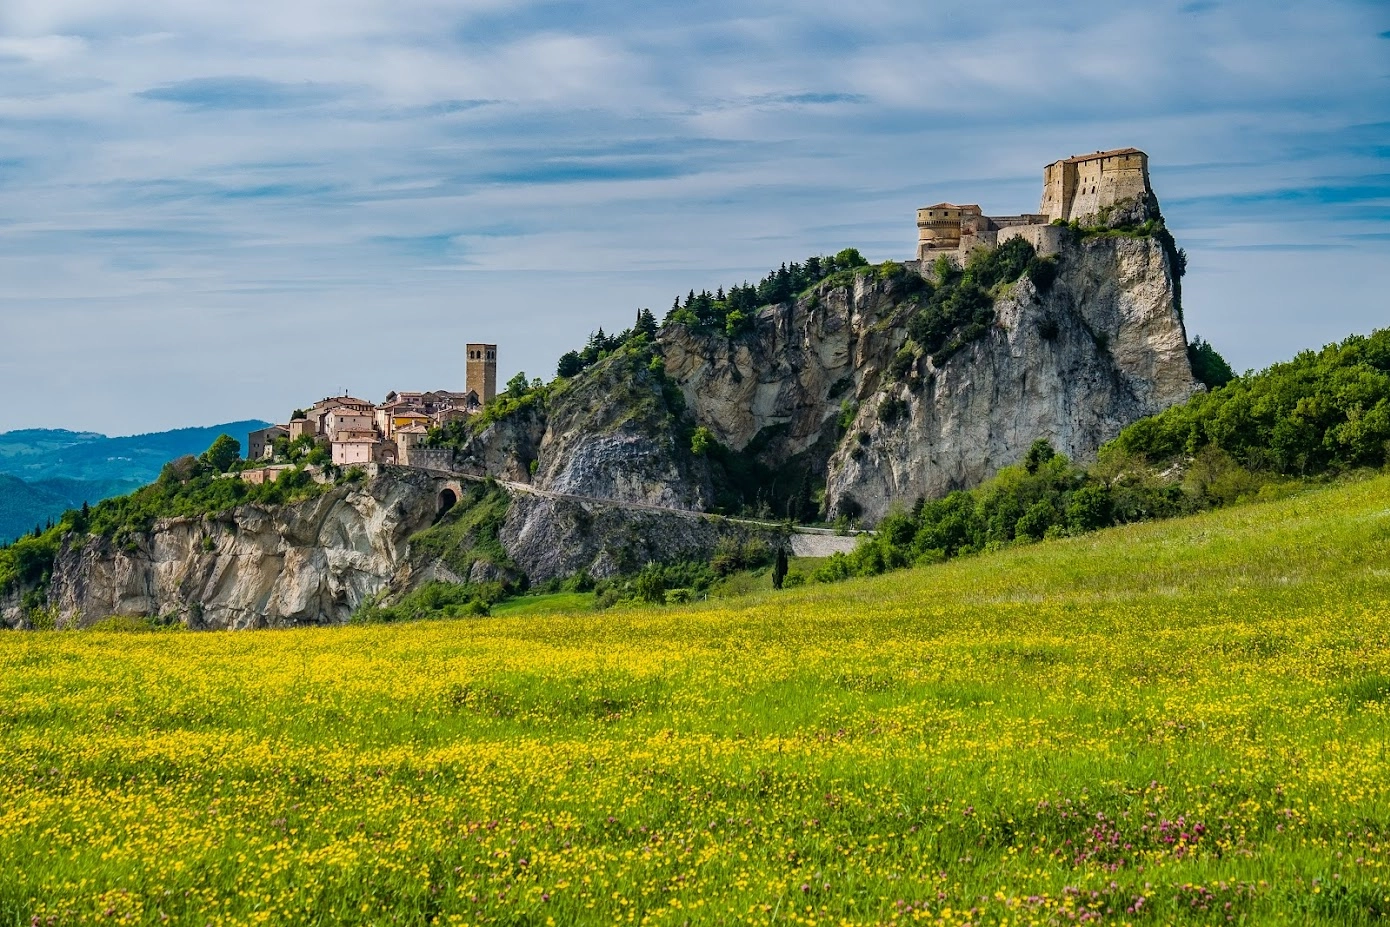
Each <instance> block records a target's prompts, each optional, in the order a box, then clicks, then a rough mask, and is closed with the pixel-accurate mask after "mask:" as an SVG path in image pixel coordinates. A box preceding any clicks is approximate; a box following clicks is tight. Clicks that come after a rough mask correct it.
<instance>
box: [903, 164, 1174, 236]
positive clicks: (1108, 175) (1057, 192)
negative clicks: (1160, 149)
mask: <svg viewBox="0 0 1390 927" xmlns="http://www.w3.org/2000/svg"><path fill="white" fill-rule="evenodd" d="M1151 195H1152V190H1151V188H1150V187H1149V156H1148V155H1146V154H1144V152H1142V151H1140V150H1139V149H1137V148H1117V149H1115V150H1114V151H1097V152H1096V153H1095V154H1088V155H1076V156H1074V157H1071V158H1064V159H1062V160H1061V161H1054V162H1052V163H1051V164H1049V165H1047V167H1045V168H1043V195H1042V205H1041V206H1040V207H1039V209H1040V211H1039V212H1036V213H1024V214H1022V215H1017V216H986V215H985V214H984V213H983V211H982V210H981V209H980V207H979V206H975V205H969V206H957V205H955V204H954V203H937V204H936V205H935V206H924V207H922V208H921V209H919V210H917V259H918V260H919V261H923V260H931V259H932V258H934V257H936V256H937V255H940V254H956V255H958V256H961V257H964V256H965V255H966V254H969V253H970V252H971V251H973V250H974V249H975V248H980V247H984V248H997V247H998V246H999V245H1002V244H1003V243H1004V242H1006V241H1008V240H1009V239H1011V238H1023V239H1026V240H1027V241H1028V242H1029V244H1031V245H1032V246H1033V247H1034V248H1035V249H1037V251H1038V253H1039V254H1053V253H1055V252H1056V251H1057V250H1058V249H1059V247H1060V246H1061V235H1062V232H1061V229H1060V228H1058V227H1057V226H1054V225H1053V224H1052V223H1053V222H1056V221H1059V220H1060V221H1061V222H1071V221H1073V220H1084V219H1086V218H1088V217H1091V216H1094V215H1096V214H1097V213H1098V212H1100V211H1101V210H1102V209H1104V208H1106V207H1110V206H1116V205H1118V204H1120V203H1123V202H1125V201H1127V200H1134V201H1138V202H1144V201H1146V200H1147V199H1148V198H1149V197H1150V196H1151Z"/></svg>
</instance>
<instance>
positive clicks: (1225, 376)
mask: <svg viewBox="0 0 1390 927" xmlns="http://www.w3.org/2000/svg"><path fill="white" fill-rule="evenodd" d="M1187 361H1188V363H1190V364H1191V365H1192V375H1193V376H1194V377H1196V378H1197V381H1198V382H1199V383H1202V384H1204V385H1205V386H1206V387H1207V389H1216V388H1217V387H1219V386H1225V385H1226V384H1227V383H1230V382H1231V381H1232V380H1234V379H1235V378H1236V375H1235V371H1233V370H1232V369H1231V365H1230V364H1228V363H1226V358H1224V357H1222V356H1221V355H1220V354H1218V353H1216V348H1213V347H1212V346H1211V344H1210V343H1209V342H1206V341H1203V340H1202V336H1201V335H1198V336H1197V337H1196V338H1193V339H1192V343H1191V344H1189V345H1188V346H1187Z"/></svg>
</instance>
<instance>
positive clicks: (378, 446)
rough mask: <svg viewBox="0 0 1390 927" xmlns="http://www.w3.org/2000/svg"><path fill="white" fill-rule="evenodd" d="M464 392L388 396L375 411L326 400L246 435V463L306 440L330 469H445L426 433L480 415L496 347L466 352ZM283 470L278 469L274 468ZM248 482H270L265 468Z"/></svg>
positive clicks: (444, 454) (443, 452) (444, 457)
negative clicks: (328, 458)
mask: <svg viewBox="0 0 1390 927" xmlns="http://www.w3.org/2000/svg"><path fill="white" fill-rule="evenodd" d="M466 358H467V364H466V367H465V371H464V373H465V377H464V380H465V384H466V387H467V388H466V389H464V390H462V391H455V390H429V391H424V392H416V391H405V392H401V391H397V390H392V391H391V392H389V393H387V394H386V398H385V399H384V400H383V401H382V402H381V403H380V404H379V405H378V404H376V403H372V402H368V401H367V400H365V399H357V398H355V397H353V396H348V395H346V394H344V395H342V396H327V397H324V398H323V399H320V400H319V401H318V402H315V403H314V404H313V405H312V406H310V407H309V408H308V409H307V410H305V411H303V412H302V413H301V412H299V411H298V410H296V416H298V417H295V418H292V420H291V421H290V423H289V424H288V425H273V426H271V427H269V428H263V429H260V430H259V431H254V432H252V433H251V434H250V435H248V454H247V457H248V459H254V460H271V459H274V453H275V449H274V445H275V441H276V440H277V439H278V438H281V437H287V438H289V439H291V440H298V439H299V438H301V437H304V436H306V435H307V436H309V437H311V438H314V439H315V440H317V441H318V442H319V443H320V444H323V445H327V446H328V447H330V449H331V454H332V461H333V463H334V465H336V466H340V467H344V466H354V465H358V464H367V463H382V464H396V463H398V464H400V465H403V466H428V467H429V468H430V469H447V467H448V465H449V463H450V461H451V460H452V453H453V452H452V451H450V450H449V449H447V448H428V447H426V446H425V444H426V441H427V440H428V438H429V435H430V432H431V431H432V430H433V429H435V428H439V427H441V426H443V425H447V424H449V423H450V422H457V421H462V420H464V419H466V418H468V416H470V415H476V414H477V413H478V412H480V411H482V408H483V406H484V405H485V404H486V403H487V402H488V401H490V400H491V399H493V398H495V397H496V395H497V345H495V344H470V345H468V346H467V348H466ZM276 466H281V465H276ZM245 472H246V473H248V474H252V475H251V476H248V477H246V478H247V479H248V480H250V481H254V482H264V481H265V480H267V479H274V478H275V475H278V473H276V474H274V475H271V471H270V469H268V468H261V469H260V470H256V471H250V470H248V471H245Z"/></svg>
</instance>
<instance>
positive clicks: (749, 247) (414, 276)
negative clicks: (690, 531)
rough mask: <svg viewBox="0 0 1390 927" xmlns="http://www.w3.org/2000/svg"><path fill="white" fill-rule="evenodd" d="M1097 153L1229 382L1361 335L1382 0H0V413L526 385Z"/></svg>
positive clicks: (91, 422)
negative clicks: (816, 262)
mask: <svg viewBox="0 0 1390 927" xmlns="http://www.w3.org/2000/svg"><path fill="white" fill-rule="evenodd" d="M1128 146H1134V147H1138V148H1142V149H1144V150H1145V151H1147V152H1148V154H1149V158H1150V172H1151V176H1152V179H1153V184H1154V189H1155V191H1156V193H1157V194H1158V197H1159V200H1160V202H1161V204H1162V208H1163V212H1164V215H1165V217H1166V219H1167V222H1168V225H1169V228H1170V229H1172V230H1173V232H1174V234H1175V235H1176V237H1177V239H1178V243H1179V244H1180V245H1182V246H1183V247H1184V248H1185V249H1186V251H1187V253H1188V256H1189V270H1188V275H1187V278H1186V279H1185V281H1184V285H1183V296H1184V306H1185V311H1186V323H1187V327H1188V333H1189V336H1192V335H1200V336H1202V337H1204V338H1206V339H1207V340H1209V341H1211V342H1212V343H1213V344H1214V345H1215V346H1216V347H1217V348H1218V350H1220V351H1221V352H1222V353H1223V354H1224V355H1225V356H1226V357H1227V358H1228V359H1229V360H1230V362H1231V363H1232V365H1233V366H1234V367H1236V368H1237V370H1246V369H1253V368H1259V367H1263V366H1265V365H1267V364H1269V363H1272V362H1275V361H1278V360H1281V359H1285V358H1288V357H1290V356H1292V355H1293V354H1295V353H1297V352H1298V351H1299V350H1302V349H1305V348H1309V347H1318V346H1321V345H1323V344H1326V343H1328V342H1332V341H1336V340H1340V339H1342V338H1344V337H1345V336H1347V335H1348V334H1351V333H1354V332H1361V333H1367V332H1370V331H1371V330H1372V329H1374V328H1376V327H1378V326H1384V325H1386V324H1387V322H1390V296H1387V293H1390V287H1387V281H1386V277H1387V275H1386V271H1387V270H1390V4H1386V3H1384V2H1383V0H1308V2H1278V0H1233V2H1219V0H1197V2H1179V3H1169V2H1161V0H1153V2H1144V3H1135V2H1120V3H1116V2H1114V0H1106V2H1091V0H1055V2H1052V3H1047V4H1032V3H1030V4H1020V3H1016V2H1009V3H1002V2H987V0H976V2H934V0H858V2H856V3H851V4H846V3H844V2H840V0H834V2H832V0H795V2H792V0H686V2H684V3H680V4H652V3H638V2H625V3H620V2H613V0H587V2H527V0H514V2H503V0H452V2H446V0H236V2H224V0H199V2H196V3H192V2H188V0H120V2H116V0H0V384H3V385H4V386H5V387H6V389H5V392H6V394H7V395H9V396H10V397H11V400H10V401H9V402H8V403H4V404H0V431H3V430H8V429H14V428H25V427H55V428H56V427H61V428H73V429H79V430H93V431H100V432H104V433H108V434H130V433H139V432H148V431H157V430H163V429H166V428H174V427H182V426H191V425H204V424H213V423H217V422H223V421H232V420H237V419H243V418H263V419H270V420H281V419H284V418H286V417H287V415H288V412H289V411H290V410H291V409H293V408H294V407H296V406H302V405H305V404H307V403H309V402H312V401H313V400H315V399H318V398H320V397H323V396H327V395H335V394H340V393H342V392H344V391H348V392H351V393H352V394H353V395H356V396H361V397H363V398H368V399H377V400H379V399H380V398H381V397H383V396H384V395H385V393H386V392H387V391H388V390H390V389H397V390H406V389H460V388H462V384H463V377H464V345H465V343H467V342H470V341H482V342H495V343H497V344H498V345H499V367H500V376H501V378H502V379H503V380H505V379H506V378H507V377H509V376H510V375H511V374H513V373H514V372H516V371H517V370H525V371H526V372H527V373H528V374H529V375H531V376H544V377H546V378H549V377H550V376H551V375H553V373H554V367H555V361H556V359H557V358H558V356H559V355H560V354H562V353H563V352H564V351H566V350H568V349H570V348H573V347H579V346H582V344H583V342H584V340H585V338H586V337H587V336H588V334H589V332H591V331H592V330H594V329H595V328H598V327H600V326H602V327H604V328H605V329H608V330H613V329H621V328H624V327H626V326H627V325H628V324H630V322H631V320H632V318H633V316H634V314H635V312H636V310H637V309H638V308H639V307H650V308H651V309H652V310H653V311H655V312H656V313H657V314H658V316H660V315H661V314H664V312H665V311H666V309H668V308H669V307H670V304H671V301H672V299H673V297H675V296H676V295H677V294H683V293H685V292H686V291H687V290H690V289H692V288H694V289H696V290H699V289H702V288H709V289H711V290H713V289H714V288H715V287H717V286H719V285H729V284H731V283H737V282H741V281H743V280H745V279H747V280H756V279H758V278H759V277H760V276H762V275H763V274H764V273H766V272H767V271H768V270H769V269H770V268H773V267H776V266H777V265H779V264H780V263H782V262H783V261H791V260H801V259H804V258H805V257H807V256H808V255H812V254H822V253H832V252H834V251H837V250H839V249H841V248H844V247H849V246H853V247H857V248H859V249H860V250H861V251H862V252H863V253H864V254H865V255H866V256H867V257H869V258H870V259H871V260H874V261H880V260H885V259H889V258H895V259H904V258H909V257H911V256H912V252H913V249H914V246H915V241H916V227H915V218H914V217H915V209H916V207H918V206H920V205H925V204H927V203H932V202H938V201H940V200H954V201H957V202H960V201H965V202H978V203H980V204H981V205H982V206H983V207H984V209H985V211H986V212H987V213H995V214H1010V213H1018V212H1026V211H1032V210H1035V209H1036V208H1037V206H1038V200H1039V197H1040V194H1041V177H1042V167H1043V165H1044V164H1046V163H1047V162H1050V161H1053V160H1056V159H1057V158H1060V157H1066V156H1069V155H1071V154H1075V153H1079V152H1087V151H1095V150H1098V149H1108V148H1119V147H1128Z"/></svg>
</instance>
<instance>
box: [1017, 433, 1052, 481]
mask: <svg viewBox="0 0 1390 927" xmlns="http://www.w3.org/2000/svg"><path fill="white" fill-rule="evenodd" d="M1056 456H1057V452H1056V451H1054V450H1053V449H1052V444H1051V443H1050V442H1048V440H1047V439H1046V438H1039V439H1038V440H1036V441H1034V442H1033V446H1032V447H1030V448H1028V456H1027V457H1025V458H1023V467H1024V469H1026V470H1027V471H1028V472H1029V473H1037V472H1038V468H1039V467H1041V466H1042V465H1043V464H1045V463H1047V462H1048V461H1049V460H1051V459H1052V458H1054V457H1056Z"/></svg>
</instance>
